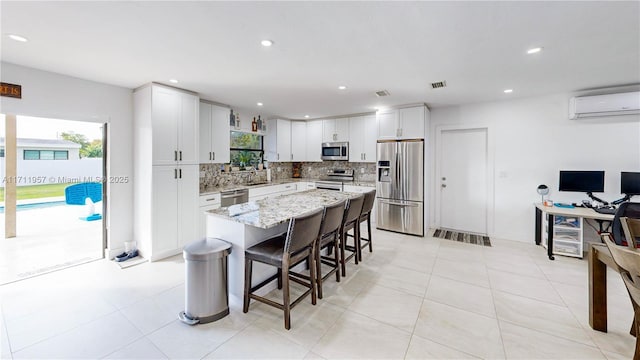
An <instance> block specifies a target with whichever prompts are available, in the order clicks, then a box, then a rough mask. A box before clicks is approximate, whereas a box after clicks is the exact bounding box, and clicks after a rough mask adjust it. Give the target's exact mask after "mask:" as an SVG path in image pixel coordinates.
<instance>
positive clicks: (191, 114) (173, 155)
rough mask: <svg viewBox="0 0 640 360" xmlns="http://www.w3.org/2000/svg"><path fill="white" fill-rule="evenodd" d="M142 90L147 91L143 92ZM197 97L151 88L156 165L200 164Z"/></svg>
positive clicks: (181, 92)
mask: <svg viewBox="0 0 640 360" xmlns="http://www.w3.org/2000/svg"><path fill="white" fill-rule="evenodd" d="M141 91H145V89H142V90H141ZM198 104H199V99H198V97H197V96H196V95H194V94H191V93H188V92H183V91H180V90H177V89H172V88H168V87H164V86H159V85H155V84H154V85H151V99H150V106H151V109H150V110H151V132H152V149H153V152H152V161H153V164H154V165H174V164H176V163H182V164H197V163H198V142H197V141H196V140H195V139H197V138H198V136H197V134H198Z"/></svg>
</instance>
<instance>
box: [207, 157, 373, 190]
mask: <svg viewBox="0 0 640 360" xmlns="http://www.w3.org/2000/svg"><path fill="white" fill-rule="evenodd" d="M299 164H300V165H301V166H300V168H301V172H300V176H301V177H303V178H310V179H317V178H319V177H322V176H324V175H325V174H326V173H327V170H329V169H353V170H355V179H356V180H359V181H375V179H376V164H373V163H352V162H348V161H323V162H302V163H299ZM269 168H270V169H271V180H282V179H289V178H291V177H292V174H293V163H290V162H281V163H270V164H269ZM250 175H251V172H249V171H233V172H228V173H226V172H224V171H222V164H200V191H201V192H204V191H206V189H209V188H212V187H217V186H225V185H235V184H237V185H242V184H246V183H248V182H249V178H251V181H252V182H260V181H266V180H267V170H257V171H256V172H255V175H251V176H250Z"/></svg>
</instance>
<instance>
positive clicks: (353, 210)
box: [340, 195, 364, 277]
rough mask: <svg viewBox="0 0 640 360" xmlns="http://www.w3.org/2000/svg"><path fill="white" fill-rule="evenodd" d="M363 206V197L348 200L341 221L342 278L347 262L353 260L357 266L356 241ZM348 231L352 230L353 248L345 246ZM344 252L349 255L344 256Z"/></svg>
mask: <svg viewBox="0 0 640 360" xmlns="http://www.w3.org/2000/svg"><path fill="white" fill-rule="evenodd" d="M363 204H364V195H360V196H358V197H356V198H352V199H349V201H348V202H347V206H346V209H345V212H344V217H343V219H342V225H341V226H340V267H341V268H342V276H343V277H344V276H347V261H349V260H351V258H354V259H355V262H356V265H357V264H358V239H359V237H360V229H359V227H360V222H359V220H360V213H361V212H362V205H363ZM349 230H353V235H352V237H353V239H354V241H353V246H351V245H347V239H348V238H349V234H348V232H349ZM346 250H348V251H350V252H351V255H349V256H346V255H345V251H346Z"/></svg>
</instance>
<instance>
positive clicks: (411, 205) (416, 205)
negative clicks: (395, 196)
mask: <svg viewBox="0 0 640 360" xmlns="http://www.w3.org/2000/svg"><path fill="white" fill-rule="evenodd" d="M379 201H380V203H382V204H387V205H394V206H402V207H418V206H420V204H413V203H408V204H404V203H399V202H393V201H384V200H379Z"/></svg>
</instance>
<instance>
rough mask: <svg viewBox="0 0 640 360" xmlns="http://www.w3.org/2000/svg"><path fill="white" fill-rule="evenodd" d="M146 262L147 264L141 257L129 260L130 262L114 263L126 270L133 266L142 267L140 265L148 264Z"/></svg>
mask: <svg viewBox="0 0 640 360" xmlns="http://www.w3.org/2000/svg"><path fill="white" fill-rule="evenodd" d="M146 262H147V259H145V258H143V257H142V256H140V255H138V256H136V257H134V258H133V259H129V260H125V261H121V262H116V261H114V263H116V264H117V265H118V266H120V268H121V269H126V268H128V267H132V266H135V265H140V264H142V263H146Z"/></svg>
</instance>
